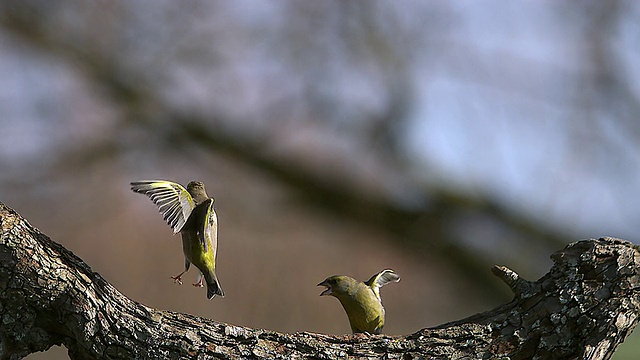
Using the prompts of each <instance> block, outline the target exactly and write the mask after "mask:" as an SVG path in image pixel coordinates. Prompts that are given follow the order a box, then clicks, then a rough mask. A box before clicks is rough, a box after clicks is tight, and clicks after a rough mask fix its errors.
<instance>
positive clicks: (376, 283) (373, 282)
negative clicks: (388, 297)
mask: <svg viewBox="0 0 640 360" xmlns="http://www.w3.org/2000/svg"><path fill="white" fill-rule="evenodd" d="M398 281H400V275H398V274H396V273H395V271H393V270H391V269H384V270H382V271H380V272H379V273H377V274H375V275H373V276H372V277H371V279H369V280H367V282H365V284H366V285H368V286H369V287H371V289H372V290H373V292H374V293H375V294H376V296H377V297H378V299H380V288H381V287H383V286H385V285H387V284H388V283H390V282H398Z"/></svg>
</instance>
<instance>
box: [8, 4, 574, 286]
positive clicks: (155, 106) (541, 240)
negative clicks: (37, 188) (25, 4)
mask: <svg viewBox="0 0 640 360" xmlns="http://www.w3.org/2000/svg"><path fill="white" fill-rule="evenodd" d="M16 9H17V8H16ZM35 16H37V14H36V13H34V12H29V11H24V12H20V11H13V12H12V11H6V12H4V14H3V15H2V16H1V17H0V22H1V23H2V25H3V26H4V27H5V28H6V29H8V30H10V31H11V32H12V33H13V34H15V35H16V36H18V37H20V38H22V39H24V40H26V41H27V42H29V43H31V44H33V45H36V46H38V47H40V48H42V49H45V50H47V51H51V52H52V53H55V54H57V55H58V56H60V57H62V58H66V59H70V60H71V61H75V62H77V63H78V64H79V66H80V68H81V69H82V70H83V71H84V74H85V75H86V76H87V77H88V78H90V79H93V80H94V81H95V82H96V83H97V84H99V86H101V87H102V88H103V89H104V90H106V91H107V92H108V94H109V96H110V101H112V102H113V104H114V106H117V107H118V108H119V110H120V111H122V117H121V123H120V126H119V131H120V136H114V137H112V138H110V139H107V140H105V141H104V142H102V143H99V144H96V145H94V146H93V148H89V149H86V148H83V149H81V150H78V151H75V150H74V151H72V152H71V153H69V154H67V155H65V156H63V157H62V158H64V164H61V166H63V167H64V168H66V169H69V170H71V169H72V168H73V167H74V166H78V164H85V163H92V162H93V163H95V162H98V161H101V160H106V159H111V158H113V157H117V156H120V155H123V154H122V153H121V151H122V150H121V146H120V145H121V144H120V143H119V141H121V140H120V139H122V138H126V133H127V132H129V131H131V130H132V129H136V130H139V131H144V132H145V133H147V134H152V136H153V137H154V138H155V139H157V141H158V143H161V144H163V147H165V150H166V149H167V148H169V149H170V148H171V147H176V148H179V147H183V146H185V145H187V146H192V147H194V148H201V149H204V150H206V151H211V152H221V153H223V154H227V155H230V156H232V157H234V158H236V159H237V160H238V161H239V162H242V163H246V164H249V165H251V166H254V167H256V168H259V169H262V170H263V171H266V172H268V173H270V174H271V175H273V176H274V177H276V178H278V179H279V180H280V181H282V182H283V183H285V184H287V185H289V186H290V187H291V188H293V189H295V190H296V191H298V192H299V194H300V195H301V199H302V200H304V202H305V203H308V204H310V205H312V206H315V207H317V208H320V209H324V210H326V211H327V212H330V213H331V214H335V215H338V216H341V217H344V219H349V220H351V221H353V222H356V223H360V224H363V225H364V226H367V227H370V228H377V229H379V230H380V231H381V232H385V233H388V234H391V235H392V237H393V238H394V239H396V241H397V242H398V243H399V244H401V245H403V246H406V247H407V248H409V249H412V251H422V252H429V253H434V254H436V255H437V256H438V257H440V258H442V259H445V260H446V261H448V262H450V263H451V264H452V267H453V268H454V269H457V270H458V271H460V272H461V273H462V274H464V275H465V276H468V277H470V278H472V279H473V281H472V283H473V284H475V285H477V286H478V289H482V290H484V291H486V292H487V294H491V295H493V294H495V291H496V290H502V289H501V288H499V287H497V286H496V282H495V281H492V279H491V277H490V276H489V275H488V272H486V271H484V269H486V268H487V267H488V266H489V265H490V264H491V262H492V259H486V258H483V257H482V256H478V253H477V252H476V251H474V250H472V249H469V248H468V247H466V246H464V245H463V244H460V242H458V241H456V240H455V239H454V238H455V234H454V233H455V231H454V230H455V229H456V228H462V227H465V223H466V221H473V220H474V219H476V218H478V219H483V220H488V223H493V224H497V225H496V226H497V227H499V228H501V229H506V230H504V231H505V232H506V233H509V236H510V237H511V238H513V239H517V240H518V241H521V242H522V243H525V244H534V243H536V244H541V248H543V249H555V248H558V247H559V246H561V244H563V243H564V241H563V238H562V237H561V235H559V234H556V233H554V232H553V231H548V230H545V229H543V228H541V227H540V226H538V225H537V224H535V223H533V222H532V221H531V220H529V219H527V218H525V217H524V216H518V215H517V214H514V213H513V212H511V211H509V210H508V209H505V208H504V207H503V206H502V205H501V204H499V203H498V202H496V201H493V200H490V199H486V198H482V197H477V196H476V197H471V196H467V195H464V194H452V193H450V192H448V191H444V190H437V189H436V190H434V189H429V190H425V189H421V190H419V191H418V192H417V193H416V199H415V203H418V204H426V205H424V206H420V207H417V208H416V207H413V208H412V207H407V206H405V205H403V204H399V203H398V202H396V201H393V199H392V198H390V197H389V196H386V194H373V193H370V192H365V191H358V189H360V188H361V186H360V184H358V183H357V182H352V183H350V182H349V181H344V180H342V179H341V180H340V184H336V180H335V178H333V177H332V176H331V174H328V175H327V174H326V172H321V171H318V170H317V169H312V168H309V167H308V166H304V164H301V163H299V162H295V161H292V160H291V159H288V158H285V157H282V156H278V155H273V154H270V153H269V151H268V145H269V144H270V142H272V141H273V139H269V138H254V137H241V136H239V135H238V134H236V133H234V134H233V135H231V134H229V132H228V130H227V127H225V126H223V124H227V123H233V119H228V118H224V116H223V115H218V114H212V115H202V114H199V113H185V112H184V111H181V110H178V109H174V108H172V107H170V106H169V105H165V104H163V103H162V101H160V100H159V96H158V95H157V94H155V93H154V90H153V89H150V88H149V87H148V86H146V85H145V83H144V81H139V76H137V75H136V74H132V73H131V72H130V71H129V70H128V69H127V68H126V67H125V66H123V65H122V64H120V63H119V62H118V61H117V58H111V59H104V58H102V57H101V54H99V53H97V52H96V53H94V52H91V51H88V50H86V49H82V48H79V47H77V46H74V44H72V43H69V42H65V40H64V39H61V38H60V37H57V36H55V35H53V34H50V33H48V32H47V30H46V29H45V26H44V25H43V24H42V23H41V22H40V21H39V20H40V19H38V18H37V17H35ZM73 59H76V60H77V59H81V61H79V62H78V61H76V60H73ZM389 62H390V64H391V65H389V66H400V65H397V63H398V62H397V60H393V59H391V60H389ZM396 91H402V90H398V89H396ZM398 106H400V105H393V106H390V107H389V113H388V114H387V115H386V116H384V117H383V118H381V119H378V120H376V124H377V125H376V126H374V128H373V129H372V130H371V131H372V134H373V135H372V136H373V137H374V138H376V137H377V138H380V139H382V140H380V141H382V142H384V143H386V144H388V146H389V147H391V148H393V146H394V145H393V141H391V140H389V139H386V140H385V139H383V138H384V137H385V136H388V132H389V131H391V130H390V128H391V125H390V124H391V122H392V119H394V118H396V117H398V116H399V114H398V111H399V110H398ZM163 120H168V121H163ZM380 132H384V133H387V135H385V136H383V135H380ZM138 146H147V145H146V144H144V145H138ZM128 150H131V149H128ZM391 152H393V150H391ZM478 236H480V235H478ZM479 241H481V240H479ZM529 246H530V245H529ZM549 251H551V250H549Z"/></svg>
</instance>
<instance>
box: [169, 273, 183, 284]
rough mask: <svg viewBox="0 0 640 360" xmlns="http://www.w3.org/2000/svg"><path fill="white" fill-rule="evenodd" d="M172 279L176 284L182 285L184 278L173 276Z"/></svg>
mask: <svg viewBox="0 0 640 360" xmlns="http://www.w3.org/2000/svg"><path fill="white" fill-rule="evenodd" d="M171 278H172V279H173V283H174V284H179V285H182V276H180V275H178V276H172V277H171Z"/></svg>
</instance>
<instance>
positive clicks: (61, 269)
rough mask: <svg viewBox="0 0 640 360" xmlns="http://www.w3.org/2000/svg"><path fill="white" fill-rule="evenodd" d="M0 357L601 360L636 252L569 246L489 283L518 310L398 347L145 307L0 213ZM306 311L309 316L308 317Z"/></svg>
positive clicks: (431, 332) (628, 302)
mask: <svg viewBox="0 0 640 360" xmlns="http://www.w3.org/2000/svg"><path fill="white" fill-rule="evenodd" d="M0 227H1V232H0V316H1V321H0V358H2V359H14V358H16V359H17V358H21V357H23V356H26V355H28V354H30V353H32V352H35V351H43V350H46V349H48V348H49V347H51V346H52V345H64V346H66V347H67V348H68V349H69V356H70V357H71V358H72V359H98V358H101V359H131V358H136V359H156V358H170V359H193V358H253V359H272V358H319V359H338V358H345V357H356V358H359V357H365V358H366V357H373V358H377V357H385V358H391V359H395V358H403V359H405V358H409V359H410V358H450V359H456V358H473V359H482V358H496V357H509V358H511V359H530V358H534V359H535V358H538V359H548V358H560V359H565V358H566V359H573V358H584V359H608V358H610V357H611V355H612V354H613V352H614V351H615V349H616V347H617V346H618V345H619V344H620V343H622V341H623V340H624V339H625V338H626V336H627V335H629V334H630V333H631V331H632V330H633V328H634V327H635V326H636V323H637V320H638V314H639V310H640V298H639V294H640V292H639V291H638V286H639V281H640V272H639V270H640V268H639V265H640V257H639V255H640V254H639V253H638V248H637V247H636V246H635V245H633V244H631V243H629V242H627V241H623V240H619V239H614V238H601V239H598V240H586V241H579V242H576V243H572V244H570V245H569V246H567V247H566V248H565V249H564V250H562V251H559V252H557V253H555V254H553V255H552V259H553V260H554V262H555V264H554V266H553V267H552V269H551V270H550V272H549V273H548V274H547V275H545V276H544V277H542V278H541V279H540V280H538V281H536V282H529V281H526V280H524V279H522V278H520V277H519V276H518V275H517V274H516V273H515V272H513V271H512V270H509V269H507V268H506V267H496V268H494V273H495V274H496V275H497V276H498V277H499V278H500V279H502V280H503V281H505V282H506V283H507V284H508V285H509V287H510V288H511V289H512V290H513V291H514V292H515V294H516V296H515V297H514V299H513V300H512V301H511V302H509V303H507V304H505V305H502V306H499V307H497V308H496V309H493V310H491V311H488V312H485V313H481V314H477V315H474V316H471V317H469V318H467V319H463V320H459V321H455V322H451V323H448V324H444V325H440V326H438V327H435V328H431V329H423V330H421V331H418V332H417V333H415V334H411V335H407V336H399V337H390V336H385V335H375V336H368V335H346V336H337V335H322V334H313V333H306V332H305V333H295V334H283V333H278V332H275V331H267V330H262V329H251V328H246V327H240V326H234V325H229V324H224V323H219V322H216V321H213V320H210V319H204V318H199V317H195V316H191V315H187V314H179V313H175V312H171V311H160V310H156V309H152V308H149V307H146V306H144V305H142V304H139V303H137V302H135V301H133V300H131V299H128V298H127V297H126V296H124V295H123V294H121V293H119V292H118V291H117V290H116V289H115V288H114V287H113V286H111V285H110V284H109V283H107V282H106V281H105V280H104V279H103V278H102V277H101V276H100V275H99V274H97V273H95V272H93V271H92V270H91V268H89V266H87V265H86V264H85V263H84V262H83V261H82V260H81V259H79V258H78V257H77V256H75V255H74V254H72V253H71V252H70V251H68V250H66V249H65V248H63V247H62V246H61V245H59V244H57V243H55V242H53V241H52V240H51V239H49V238H48V237H47V236H45V235H44V234H42V233H40V232H39V231H38V230H37V229H35V228H33V227H32V226H31V225H30V224H29V223H28V222H27V221H26V220H25V219H23V218H22V217H20V215H18V214H17V213H16V212H15V211H14V210H12V209H10V208H8V207H6V206H5V205H4V204H2V203H0ZM309 311H313V309H311V308H310V309H309Z"/></svg>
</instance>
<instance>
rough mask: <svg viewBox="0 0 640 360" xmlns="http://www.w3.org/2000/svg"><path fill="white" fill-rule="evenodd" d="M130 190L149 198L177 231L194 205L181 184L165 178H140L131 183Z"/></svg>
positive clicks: (174, 230) (176, 231) (187, 217)
mask: <svg viewBox="0 0 640 360" xmlns="http://www.w3.org/2000/svg"><path fill="white" fill-rule="evenodd" d="M131 190H133V191H135V192H137V193H140V194H144V195H147V196H148V197H149V198H151V201H153V203H154V204H156V206H157V207H158V210H159V211H160V213H161V214H162V217H163V218H164V220H165V221H166V222H167V224H169V226H170V227H171V228H172V229H173V233H174V234H176V233H179V232H180V230H182V227H183V226H184V224H185V223H186V222H187V219H189V215H191V212H192V211H193V209H194V208H195V207H196V203H195V202H194V201H193V199H192V198H191V195H189V192H187V189H185V188H184V187H183V186H182V185H180V184H178V183H174V182H172V181H166V180H141V181H134V182H132V183H131Z"/></svg>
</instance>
